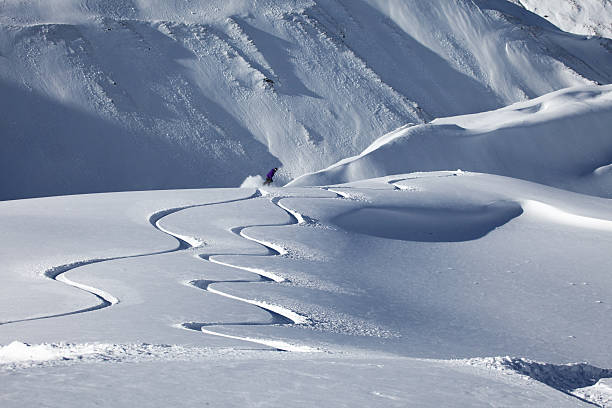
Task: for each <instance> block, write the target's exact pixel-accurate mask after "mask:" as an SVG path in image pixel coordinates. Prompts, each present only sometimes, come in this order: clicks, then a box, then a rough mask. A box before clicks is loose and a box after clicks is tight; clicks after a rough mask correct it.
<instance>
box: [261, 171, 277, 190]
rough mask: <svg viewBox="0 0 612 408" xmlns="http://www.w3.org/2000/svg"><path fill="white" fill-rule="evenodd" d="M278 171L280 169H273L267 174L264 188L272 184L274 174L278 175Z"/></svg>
mask: <svg viewBox="0 0 612 408" xmlns="http://www.w3.org/2000/svg"><path fill="white" fill-rule="evenodd" d="M277 171H278V167H275V168H273V169H272V170H270V171H269V172H268V174H266V181H264V186H267V185H268V184H272V181H273V180H272V177H274V173H276V172H277Z"/></svg>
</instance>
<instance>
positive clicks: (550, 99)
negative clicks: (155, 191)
mask: <svg viewBox="0 0 612 408" xmlns="http://www.w3.org/2000/svg"><path fill="white" fill-rule="evenodd" d="M611 125H612V85H602V86H594V85H591V86H579V87H574V88H569V89H563V90H561V91H556V92H552V93H550V94H547V95H544V96H541V97H539V98H536V99H533V100H530V101H526V102H519V103H516V104H514V105H511V106H508V107H505V108H502V109H498V110H495V111H491V112H483V113H478V114H472V115H463V116H456V117H449V118H441V119H436V120H434V121H432V122H431V123H429V124H425V125H417V126H412V127H403V128H400V129H397V130H395V131H393V132H390V133H389V134H387V135H385V136H383V137H381V138H380V139H378V140H377V141H375V142H374V143H373V144H372V145H371V146H369V147H368V148H367V149H366V150H364V151H363V152H362V153H361V154H359V155H358V156H354V157H349V158H346V159H343V160H341V161H340V162H338V163H336V164H334V165H332V166H330V167H328V168H326V169H324V170H321V171H318V172H315V173H311V174H305V175H303V176H301V177H299V178H297V179H296V180H294V181H293V182H292V183H291V184H290V185H293V186H304V185H329V184H339V183H346V182H352V181H357V180H362V179H369V178H374V177H382V176H387V175H393V174H401V173H410V172H419V171H435V170H456V169H461V170H470V171H475V172H481V173H489V174H498V175H502V176H509V177H514V178H520V179H523V180H529V181H535V182H537V183H542V184H546V185H550V186H554V187H559V188H564V189H568V190H572V191H577V192H581V193H587V194H592V195H597V196H602V197H608V198H612V138H611V137H610V126H611Z"/></svg>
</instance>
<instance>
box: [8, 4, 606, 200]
mask: <svg viewBox="0 0 612 408" xmlns="http://www.w3.org/2000/svg"><path fill="white" fill-rule="evenodd" d="M481 3H482V4H481ZM484 3H495V2H479V3H474V2H471V1H458V2H448V1H443V0H439V1H435V2H430V3H428V4H427V5H425V4H423V3H422V2H419V1H405V2H399V1H397V2H382V1H377V0H369V1H351V2H348V1H339V0H333V1H332V0H318V1H302V0H294V1H276V0H265V1H257V2H250V1H237V0H234V1H220V0H219V1H212V2H211V1H191V2H185V1H178V0H175V1H161V0H160V1H153V2H149V1H146V2H145V1H137V0H132V1H127V2H124V1H110V2H109V1H104V2H102V1H94V0H88V1H85V0H70V1H64V2H62V3H61V4H56V3H50V2H46V1H34V2H30V1H22V0H5V1H4V2H2V3H0V92H1V93H2V95H3V97H2V98H1V99H0V108H1V109H2V111H3V112H4V113H5V118H6V119H5V120H2V121H0V132H1V133H2V135H3V136H4V141H5V146H6V148H5V149H3V151H2V154H1V155H0V159H1V160H0V161H1V162H2V174H3V176H2V178H1V179H0V185H1V188H0V199H13V198H23V197H34V196H44V195H57V194H70V193H84V192H97V191H116V190H135V189H136V190H139V189H155V188H171V187H204V186H236V185H238V184H240V182H241V181H242V180H243V179H244V178H245V177H246V176H247V175H249V174H261V173H262V172H264V171H267V170H268V168H270V167H272V166H282V171H281V172H280V174H279V175H278V178H279V181H281V182H283V181H289V180H290V179H292V178H295V177H297V176H299V175H301V174H303V173H305V172H310V171H314V170H318V169H320V168H323V167H326V166H328V165H330V164H331V163H333V162H335V161H337V160H339V159H341V158H343V157H346V156H349V155H354V154H357V153H358V152H360V151H362V150H363V149H364V148H366V147H367V146H368V145H369V144H370V143H371V142H372V141H373V140H375V139H376V138H377V137H378V136H380V135H381V134H384V133H386V132H388V131H390V130H392V129H395V128H397V127H398V126H401V125H404V124H406V123H426V122H428V121H430V120H432V119H433V118H435V117H444V116H452V115H458V114H465V113H472V112H479V111H484V110H490V109H494V108H499V107H501V106H504V105H507V104H509V103H512V102H516V101H519V100H524V99H526V98H531V97H536V96H539V95H541V94H543V93H546V92H550V91H554V90H557V89H561V88H565V87H568V86H573V85H579V84H588V83H594V82H604V83H607V82H609V81H610V78H612V68H610V67H612V56H611V54H610V52H609V51H608V50H607V49H606V48H605V45H606V44H607V43H605V42H604V40H605V39H585V38H584V37H579V36H575V35H569V34H567V33H563V32H561V31H559V30H558V29H554V27H553V28H550V27H548V28H542V27H540V26H538V25H535V24H534V22H533V20H534V18H535V15H533V14H530V13H529V12H527V11H524V13H527V14H525V15H524V16H523V17H521V16H520V15H519V17H520V18H519V17H516V16H510V14H508V13H504V12H502V11H503V10H502V11H499V10H498V9H499V7H497V9H495V8H494V7H492V6H490V5H489V6H486V5H484ZM498 3H499V4H501V3H506V2H497V3H495V4H498ZM487 7H489V8H487ZM559 44H562V45H559Z"/></svg>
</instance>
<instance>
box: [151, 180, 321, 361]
mask: <svg viewBox="0 0 612 408" xmlns="http://www.w3.org/2000/svg"><path fill="white" fill-rule="evenodd" d="M258 191H259V190H258ZM252 198H255V197H252ZM282 198H283V197H275V198H273V199H271V200H270V201H271V202H272V203H273V204H274V205H276V206H278V207H279V208H281V209H282V210H284V211H286V212H287V213H288V214H289V215H290V217H291V221H290V222H288V223H283V224H261V225H246V226H239V227H233V228H231V229H230V231H231V232H232V233H234V234H236V235H237V236H239V237H242V238H244V239H247V240H249V241H252V242H255V243H257V244H259V245H261V246H263V247H265V248H266V249H267V250H268V254H266V255H261V256H279V255H283V254H285V253H286V251H285V249H284V248H282V247H280V246H278V245H275V244H274V243H271V242H266V241H262V240H260V239H256V238H253V237H250V236H248V235H247V234H246V233H245V230H246V229H247V228H251V227H272V226H284V225H295V224H302V223H304V222H305V221H304V218H303V217H302V216H301V214H299V213H297V212H296V211H293V210H291V209H288V208H286V207H285V206H283V205H282V204H280V203H279V202H280V200H281V199H282ZM160 230H161V229H160ZM163 231H164V232H165V233H167V234H169V235H171V236H173V237H175V238H177V239H179V241H181V240H182V239H183V238H180V237H181V236H180V235H178V234H175V233H173V232H171V231H169V230H163ZM183 242H185V243H187V241H183ZM219 255H240V254H236V253H232V254H229V253H223V254H204V255H198V257H199V258H200V259H202V260H205V261H208V262H212V263H216V264H218V265H223V266H227V267H230V268H235V269H239V270H243V271H247V272H250V273H253V274H255V275H256V276H255V277H254V279H251V280H193V281H190V282H187V284H188V285H190V286H193V287H195V288H198V289H201V290H204V291H206V292H208V293H212V294H215V295H219V296H223V297H226V298H229V299H232V300H235V301H239V302H243V303H248V304H251V305H253V306H256V307H258V308H260V309H262V310H265V311H266V312H268V313H269V314H270V316H271V320H270V321H269V322H259V323H258V322H237V323H223V322H203V323H202V322H187V323H182V324H181V325H180V327H182V328H185V329H188V330H196V331H201V332H202V333H205V334H210V335H213V336H218V337H225V338H230V339H235V340H243V341H248V342H251V343H258V344H262V345H265V346H268V347H273V348H275V349H277V350H280V351H294V352H312V351H316V349H313V348H311V347H307V346H301V345H295V344H289V343H286V342H283V341H279V340H270V339H262V338H252V337H240V336H233V335H228V334H224V333H221V332H219V331H214V330H211V329H209V327H213V326H216V327H222V326H269V325H294V324H306V323H308V319H307V318H306V317H304V316H302V315H300V314H298V313H296V312H294V311H292V310H289V309H287V308H285V307H282V306H279V305H273V304H269V303H266V302H262V301H258V300H253V299H247V298H242V297H238V296H234V295H232V294H229V293H226V292H223V291H220V290H218V289H215V288H214V287H213V285H214V284H217V283H256V282H261V283H264V282H277V283H280V282H286V281H287V280H286V279H285V278H283V277H281V276H278V275H276V274H274V273H272V272H268V271H265V270H262V269H256V268H250V267H245V266H238V265H232V264H230V263H227V262H222V261H219V260H217V259H215V256H219Z"/></svg>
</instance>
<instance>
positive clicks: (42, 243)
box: [0, 171, 612, 407]
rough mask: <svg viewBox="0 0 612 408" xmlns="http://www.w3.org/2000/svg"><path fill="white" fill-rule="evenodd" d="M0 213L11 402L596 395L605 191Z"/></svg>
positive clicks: (359, 192) (285, 195) (605, 347)
mask: <svg viewBox="0 0 612 408" xmlns="http://www.w3.org/2000/svg"><path fill="white" fill-rule="evenodd" d="M0 214H1V217H2V223H1V229H2V237H3V245H2V248H1V249H0V251H1V252H2V255H1V257H2V259H3V261H4V262H3V263H4V265H3V266H4V267H3V269H2V272H1V273H2V282H3V285H2V287H1V288H0V291H1V296H0V303H1V307H0V344H1V345H2V346H1V347H0V378H1V379H0V383H1V384H2V388H1V390H0V404H1V405H2V406H3V407H17V406H19V407H21V406H57V407H60V406H61V407H66V406H68V407H70V406H75V407H77V406H89V405H96V404H97V405H103V406H126V407H127V406H168V405H173V406H203V405H204V406H206V405H207V404H208V405H210V406H304V407H306V406H312V405H314V404H320V405H324V406H356V405H359V406H385V407H386V406H432V407H434V406H435V407H437V406H525V407H527V406H540V407H544V406H548V407H561V406H568V407H569V406H572V407H573V406H583V405H584V406H588V405H589V404H590V403H591V402H592V403H597V404H599V405H602V406H606V404H609V401H610V400H609V398H610V393H609V389H610V388H609V379H610V378H612V370H611V368H612V354H611V353H610V349H611V347H612V343H611V338H612V337H611V334H612V320H610V319H609V316H610V313H611V312H612V310H611V304H612V285H610V270H611V267H612V261H611V260H610V259H611V258H610V255H609V254H610V247H611V245H612V207H611V206H610V204H609V200H607V199H603V198H599V197H594V196H587V195H582V194H577V193H573V192H568V191H565V190H560V189H556V188H553V187H548V186H544V185H541V184H536V183H533V182H529V181H524V180H518V179H513V178H508V177H503V176H496V175H488V174H481V173H471V172H464V171H442V172H429V173H410V174H403V175H402V174H400V175H393V176H386V177H382V178H375V179H367V180H362V181H356V182H353V183H348V184H342V185H334V186H327V187H304V188H294V187H284V188H277V187H261V188H241V189H205V190H174V191H150V192H133V193H107V194H94V195H81V196H63V197H51V198H39V199H29V200H16V201H6V202H1V203H0ZM506 356H509V357H506ZM574 363H580V364H574ZM606 384H608V385H606Z"/></svg>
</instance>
